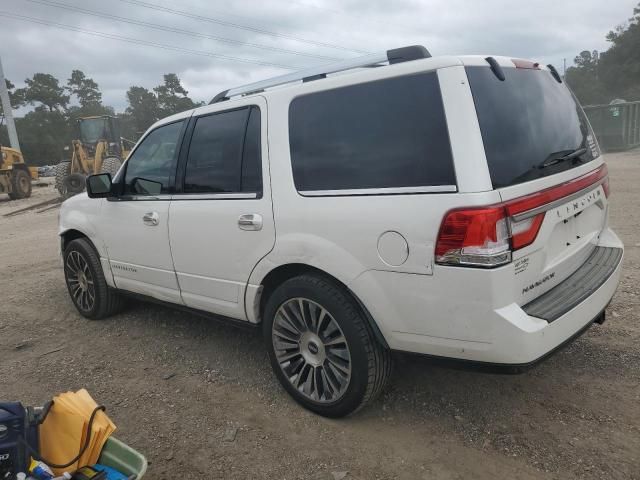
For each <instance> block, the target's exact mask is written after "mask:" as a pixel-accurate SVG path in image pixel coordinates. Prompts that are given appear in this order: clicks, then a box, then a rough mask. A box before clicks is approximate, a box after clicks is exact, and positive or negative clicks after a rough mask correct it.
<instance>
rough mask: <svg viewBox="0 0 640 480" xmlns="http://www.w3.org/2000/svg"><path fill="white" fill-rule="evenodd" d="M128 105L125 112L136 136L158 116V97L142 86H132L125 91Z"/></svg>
mask: <svg viewBox="0 0 640 480" xmlns="http://www.w3.org/2000/svg"><path fill="white" fill-rule="evenodd" d="M127 100H128V102H129V106H128V107H127V110H126V112H125V113H126V114H127V115H128V116H129V117H130V120H131V125H132V127H133V132H135V136H136V138H137V137H138V136H140V135H141V134H142V133H143V132H144V131H145V130H146V129H147V128H149V127H150V126H151V125H152V124H153V123H154V122H155V121H157V120H158V119H159V118H160V106H159V105H158V98H157V97H156V96H155V95H154V93H153V92H150V91H149V90H147V89H146V88H144V87H136V86H133V87H131V88H129V90H128V91H127Z"/></svg>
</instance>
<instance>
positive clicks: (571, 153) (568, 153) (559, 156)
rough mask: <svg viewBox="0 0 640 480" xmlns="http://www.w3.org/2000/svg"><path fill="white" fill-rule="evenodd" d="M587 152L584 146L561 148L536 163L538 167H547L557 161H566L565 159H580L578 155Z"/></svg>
mask: <svg viewBox="0 0 640 480" xmlns="http://www.w3.org/2000/svg"><path fill="white" fill-rule="evenodd" d="M585 153H587V149H586V148H584V147H583V148H577V149H575V150H562V151H560V152H554V153H552V154H551V155H549V156H548V157H547V158H546V159H545V161H544V162H542V163H541V164H540V165H538V168H540V169H542V168H547V167H550V166H551V165H556V164H557V163H561V162H566V161H567V160H574V159H576V160H580V157H581V156H582V155H584V154H585Z"/></svg>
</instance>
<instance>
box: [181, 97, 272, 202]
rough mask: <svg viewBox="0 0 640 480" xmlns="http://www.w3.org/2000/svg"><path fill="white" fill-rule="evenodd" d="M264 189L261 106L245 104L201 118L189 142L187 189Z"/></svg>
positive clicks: (243, 190)
mask: <svg viewBox="0 0 640 480" xmlns="http://www.w3.org/2000/svg"><path fill="white" fill-rule="evenodd" d="M261 190H262V167H261V159H260V110H259V109H258V108H257V107H246V108H241V109H238V110H230V111H227V112H219V113H215V114H212V115H207V116H203V117H200V118H198V119H197V120H196V124H195V126H194V128H193V135H192V137H191V143H190V145H189V154H188V157H187V166H186V171H185V179H184V192H185V193H238V192H251V193H257V192H260V191H261Z"/></svg>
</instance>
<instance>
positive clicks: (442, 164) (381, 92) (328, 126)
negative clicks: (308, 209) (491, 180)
mask: <svg viewBox="0 0 640 480" xmlns="http://www.w3.org/2000/svg"><path fill="white" fill-rule="evenodd" d="M289 142H290V150H291V162H292V167H293V176H294V180H295V184H296V188H297V189H298V191H301V192H305V191H323V190H324V191H326V190H350V189H377V188H403V187H432V186H443V185H446V186H454V185H455V184H456V180H455V174H454V169H453V159H452V155H451V145H450V143H449V133H448V129H447V123H446V119H445V114H444V107H443V104H442V96H441V94H440V85H439V82H438V76H437V74H436V72H429V73H422V74H417V75H410V76H404V77H398V78H390V79H385V80H379V81H375V82H370V83H364V84H359V85H352V86H348V87H342V88H338V89H334V90H326V91H322V92H317V93H311V94H308V95H304V96H301V97H298V98H295V99H294V100H293V101H292V102H291V105H290V107H289Z"/></svg>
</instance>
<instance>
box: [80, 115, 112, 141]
mask: <svg viewBox="0 0 640 480" xmlns="http://www.w3.org/2000/svg"><path fill="white" fill-rule="evenodd" d="M108 136H109V135H108V132H107V121H106V119H105V118H90V119H84V120H81V121H80V140H81V141H82V143H97V142H98V140H102V139H106V138H107V137H108Z"/></svg>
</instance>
